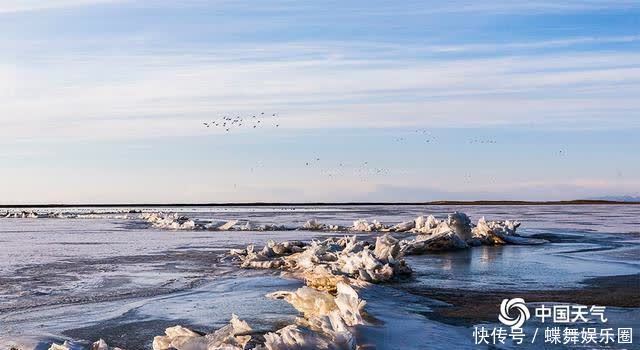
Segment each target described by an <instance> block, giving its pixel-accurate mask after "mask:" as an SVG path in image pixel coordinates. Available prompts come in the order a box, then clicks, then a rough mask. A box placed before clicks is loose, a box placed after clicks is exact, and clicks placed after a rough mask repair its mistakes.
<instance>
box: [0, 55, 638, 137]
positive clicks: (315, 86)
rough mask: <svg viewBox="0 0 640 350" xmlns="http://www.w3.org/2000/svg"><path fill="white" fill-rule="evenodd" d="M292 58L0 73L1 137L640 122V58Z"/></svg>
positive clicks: (180, 59)
mask: <svg viewBox="0 0 640 350" xmlns="http://www.w3.org/2000/svg"><path fill="white" fill-rule="evenodd" d="M234 55H235V53H234ZM249 55H250V53H249ZM346 56H356V55H351V54H350V53H348V52H347V55H346ZM283 57H285V58H286V59H267V60H264V59H263V58H260V60H259V61H254V60H246V61H244V60H240V61H234V60H232V59H231V58H230V57H226V56H220V55H219V54H214V53H206V54H201V55H198V54H194V55H153V56H152V55H131V56H127V55H119V56H100V57H97V56H96V57H91V56H89V57H78V58H63V59H59V60H56V59H49V60H47V61H42V62H38V63H37V64H14V65H4V66H0V75H1V76H2V77H3V79H2V83H1V84H2V85H0V104H1V105H2V106H3V113H2V115H0V126H2V127H1V128H0V137H1V138H3V139H5V140H8V139H9V140H10V139H18V138H31V137H42V136H46V137H49V138H74V137H76V138H77V137H89V138H95V137H99V138H111V137H117V138H122V137H146V136H150V135H151V136H162V135H173V134H176V133H178V134H187V135H188V134H194V133H195V134H197V133H199V132H201V128H200V124H199V122H200V121H201V120H210V119H211V118H214V117H215V116H216V115H218V114H219V113H225V112H231V111H256V110H262V109H269V110H274V111H278V112H280V113H281V114H282V115H283V118H285V120H286V122H284V123H283V127H292V128H317V127H354V126H362V127H396V126H407V125H421V126H460V125H487V124H520V123H527V122H536V123H539V122H545V123H548V124H550V125H553V124H554V123H569V124H573V125H583V126H584V125H587V124H589V123H595V124H596V125H598V124H599V125H609V124H610V123H612V122H613V123H623V124H625V123H626V124H628V125H635V124H634V123H637V120H635V118H633V117H630V116H629V113H631V112H632V111H634V110H638V108H640V101H638V99H637V95H638V93H640V66H638V64H637V62H640V55H638V54H631V53H619V54H616V53H610V54H571V55H547V56H535V57H499V58H487V59H457V60H431V61H416V60H403V59H402V58H401V57H398V58H397V60H392V59H381V60H375V59H371V60H359V59H355V60H354V59H342V58H339V57H338V58H336V57H329V58H324V59H323V58H320V57H318V58H303V57H300V55H299V53H298V51H297V50H296V49H293V50H290V51H289V52H285V53H284V54H283ZM287 57H290V58H287ZM636 126H637V125H636Z"/></svg>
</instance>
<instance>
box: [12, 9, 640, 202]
mask: <svg viewBox="0 0 640 350" xmlns="http://www.w3.org/2000/svg"><path fill="white" fill-rule="evenodd" d="M0 33H2V35H0V174H1V175H0V180H2V181H0V204H27V203H114V202H116V203H141V202H142V203H167V202H171V203H175V202H190V203H203V202H254V201H280V202H305V201H430V200H480V199H488V200H500V199H522V200H562V199H577V198H597V197H602V196H622V195H630V196H638V195H640V137H639V135H640V133H639V131H640V115H639V112H638V111H640V98H638V97H639V96H640V2H638V1H618V0H608V1H599V0H592V1H589V0H584V1H536V0H534V1H527V2H523V1H497V0H488V1H477V0H476V1H462V0H453V1H446V2H444V1H411V0H408V1H402V2H389V1H323V2H308V1H284V0H276V1H269V2H256V1H242V0H240V1H215V0H213V1H205V0H187V1H170V0H146V1H131V0H2V1H0ZM261 112H265V113H266V115H269V116H270V115H272V114H273V113H275V114H276V115H277V116H276V118H277V122H275V121H274V122H271V120H270V121H268V122H266V121H265V123H264V125H263V126H261V127H260V128H247V127H245V128H237V129H234V130H231V131H230V132H226V131H225V130H224V129H222V128H207V127H205V126H204V125H203V122H209V121H213V120H216V119H219V118H220V117H222V116H225V115H234V116H235V115H241V116H246V117H248V116H250V115H254V114H257V113H261ZM274 120H275V119H274ZM276 123H277V124H278V125H279V126H278V127H276V126H275V124H276Z"/></svg>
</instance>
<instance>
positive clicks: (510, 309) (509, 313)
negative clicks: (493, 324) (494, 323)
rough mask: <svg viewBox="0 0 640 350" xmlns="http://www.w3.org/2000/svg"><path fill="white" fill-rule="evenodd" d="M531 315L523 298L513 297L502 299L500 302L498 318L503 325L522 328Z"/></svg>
mask: <svg viewBox="0 0 640 350" xmlns="http://www.w3.org/2000/svg"><path fill="white" fill-rule="evenodd" d="M530 317H531V314H530V313H529V309H528V308H527V305H525V302H524V299H522V298H513V299H503V300H502V303H501V304H500V315H499V316H498V320H499V321H500V322H502V324H504V325H505V326H509V327H511V328H522V325H523V324H524V322H525V321H526V320H528V319H529V318H530Z"/></svg>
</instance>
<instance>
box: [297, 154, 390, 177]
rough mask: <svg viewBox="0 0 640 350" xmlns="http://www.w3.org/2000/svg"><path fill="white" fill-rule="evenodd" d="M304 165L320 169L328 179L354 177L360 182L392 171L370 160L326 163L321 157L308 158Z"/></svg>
mask: <svg viewBox="0 0 640 350" xmlns="http://www.w3.org/2000/svg"><path fill="white" fill-rule="evenodd" d="M304 165H305V168H308V169H314V170H316V169H319V173H320V174H321V175H323V176H325V177H326V178H328V179H338V178H344V177H352V178H355V179H356V180H358V181H360V182H366V181H368V180H370V179H371V178H372V177H380V176H385V175H388V174H390V172H391V169H390V168H386V167H379V166H374V165H373V164H370V163H369V162H368V161H364V162H338V163H333V162H332V163H325V162H321V161H320V157H315V158H313V159H311V160H308V161H306V162H305V164H304Z"/></svg>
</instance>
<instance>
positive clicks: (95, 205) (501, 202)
mask: <svg viewBox="0 0 640 350" xmlns="http://www.w3.org/2000/svg"><path fill="white" fill-rule="evenodd" d="M596 204H602V205H625V204H629V205H640V201H628V202H626V201H616V200H601V199H573V200H560V201H527V200H469V201H449V200H442V201H425V202H384V201H372V202H212V203H93V204H87V203H77V204H68V203H45V204H0V208H7V209H9V208H74V207H88V208H105V207H134V208H135V207H252V206H254V207H268V206H274V207H283V206H341V205H342V206H367V205H398V206H409V205H596Z"/></svg>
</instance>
